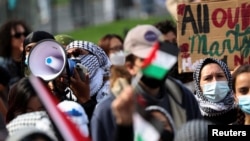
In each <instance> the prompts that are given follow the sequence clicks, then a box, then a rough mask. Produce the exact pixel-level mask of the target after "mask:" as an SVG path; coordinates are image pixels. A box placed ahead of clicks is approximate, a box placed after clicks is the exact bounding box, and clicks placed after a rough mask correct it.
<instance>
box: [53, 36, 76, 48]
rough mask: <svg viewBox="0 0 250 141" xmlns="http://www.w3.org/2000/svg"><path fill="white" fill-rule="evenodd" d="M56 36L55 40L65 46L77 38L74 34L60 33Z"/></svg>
mask: <svg viewBox="0 0 250 141" xmlns="http://www.w3.org/2000/svg"><path fill="white" fill-rule="evenodd" d="M54 37H55V40H56V41H57V42H58V43H60V44H61V45H63V46H67V45H68V44H69V43H71V42H73V41H74V40H75V39H74V38H73V37H72V36H69V35H66V34H58V35H56V36H54Z"/></svg>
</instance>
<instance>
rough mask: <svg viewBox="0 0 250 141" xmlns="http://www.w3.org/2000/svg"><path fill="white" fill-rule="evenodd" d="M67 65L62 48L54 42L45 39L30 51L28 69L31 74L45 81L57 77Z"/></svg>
mask: <svg viewBox="0 0 250 141" xmlns="http://www.w3.org/2000/svg"><path fill="white" fill-rule="evenodd" d="M66 63H67V56H66V52H65V50H64V48H63V47H62V46H61V45H60V44H59V43H58V42H56V41H55V40H51V39H47V40H42V41H40V42H38V43H37V44H36V45H35V46H34V47H33V48H32V50H31V52H30V54H29V58H28V67H29V69H30V71H31V73H32V74H33V75H35V76H37V77H40V78H42V79H43V80H45V81H50V80H53V79H55V78H56V77H58V76H59V75H60V74H61V73H62V72H63V71H64V68H65V66H66Z"/></svg>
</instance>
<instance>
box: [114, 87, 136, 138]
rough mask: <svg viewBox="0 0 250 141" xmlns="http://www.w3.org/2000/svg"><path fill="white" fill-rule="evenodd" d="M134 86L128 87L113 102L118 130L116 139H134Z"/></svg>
mask: <svg viewBox="0 0 250 141" xmlns="http://www.w3.org/2000/svg"><path fill="white" fill-rule="evenodd" d="M133 98H134V97H133V90H132V87H127V88H125V89H124V91H123V92H122V93H121V94H120V95H119V96H118V97H117V98H116V99H115V100H114V101H113V102H112V105H111V108H112V112H113V114H114V116H115V119H116V120H115V122H116V130H115V136H114V141H132V140H133V136H134V135H133V118H132V114H133V112H134V99H133Z"/></svg>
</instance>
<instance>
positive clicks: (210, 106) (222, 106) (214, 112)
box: [193, 58, 235, 117]
mask: <svg viewBox="0 0 250 141" xmlns="http://www.w3.org/2000/svg"><path fill="white" fill-rule="evenodd" d="M209 63H216V64H218V65H219V66H220V67H221V68H222V70H223V72H224V73H225V75H226V78H227V81H228V86H229V88H230V91H229V92H228V94H227V96H226V97H225V98H224V99H223V100H222V101H220V102H218V103H214V102H210V101H208V100H207V98H206V97H205V96H204V95H203V94H202V91H201V87H200V77H201V70H202V68H203V67H204V66H205V65H206V64H209ZM193 78H194V83H195V90H196V91H195V98H196V99H197V101H198V104H199V106H200V110H201V114H202V115H203V116H209V117H213V116H219V115H222V114H225V113H227V112H228V111H230V110H232V109H234V108H235V104H234V97H233V91H232V76H231V73H230V71H229V69H228V67H227V65H226V64H225V63H224V62H223V61H221V60H218V59H215V58H205V59H204V60H202V61H201V62H200V63H199V65H198V66H197V67H196V69H195V71H194V73H193Z"/></svg>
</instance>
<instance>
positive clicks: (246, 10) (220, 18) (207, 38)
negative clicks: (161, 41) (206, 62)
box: [177, 0, 250, 73]
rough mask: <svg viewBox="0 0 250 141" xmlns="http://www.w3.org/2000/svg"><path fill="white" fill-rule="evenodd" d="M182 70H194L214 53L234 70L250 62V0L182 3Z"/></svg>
mask: <svg viewBox="0 0 250 141" xmlns="http://www.w3.org/2000/svg"><path fill="white" fill-rule="evenodd" d="M177 15H178V21H177V36H178V37H177V39H178V41H177V42H178V45H179V47H180V53H179V55H178V70H179V73H184V72H193V71H194V69H195V67H196V66H197V64H198V63H199V61H200V60H201V59H203V58H206V57H214V58H217V59H221V60H223V61H224V62H225V63H227V65H228V67H229V69H230V70H233V69H234V68H235V67H237V66H239V65H242V64H246V63H247V64H249V63H250V1H249V0H226V1H211V2H209V1H208V2H201V3H179V4H178V6H177Z"/></svg>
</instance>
